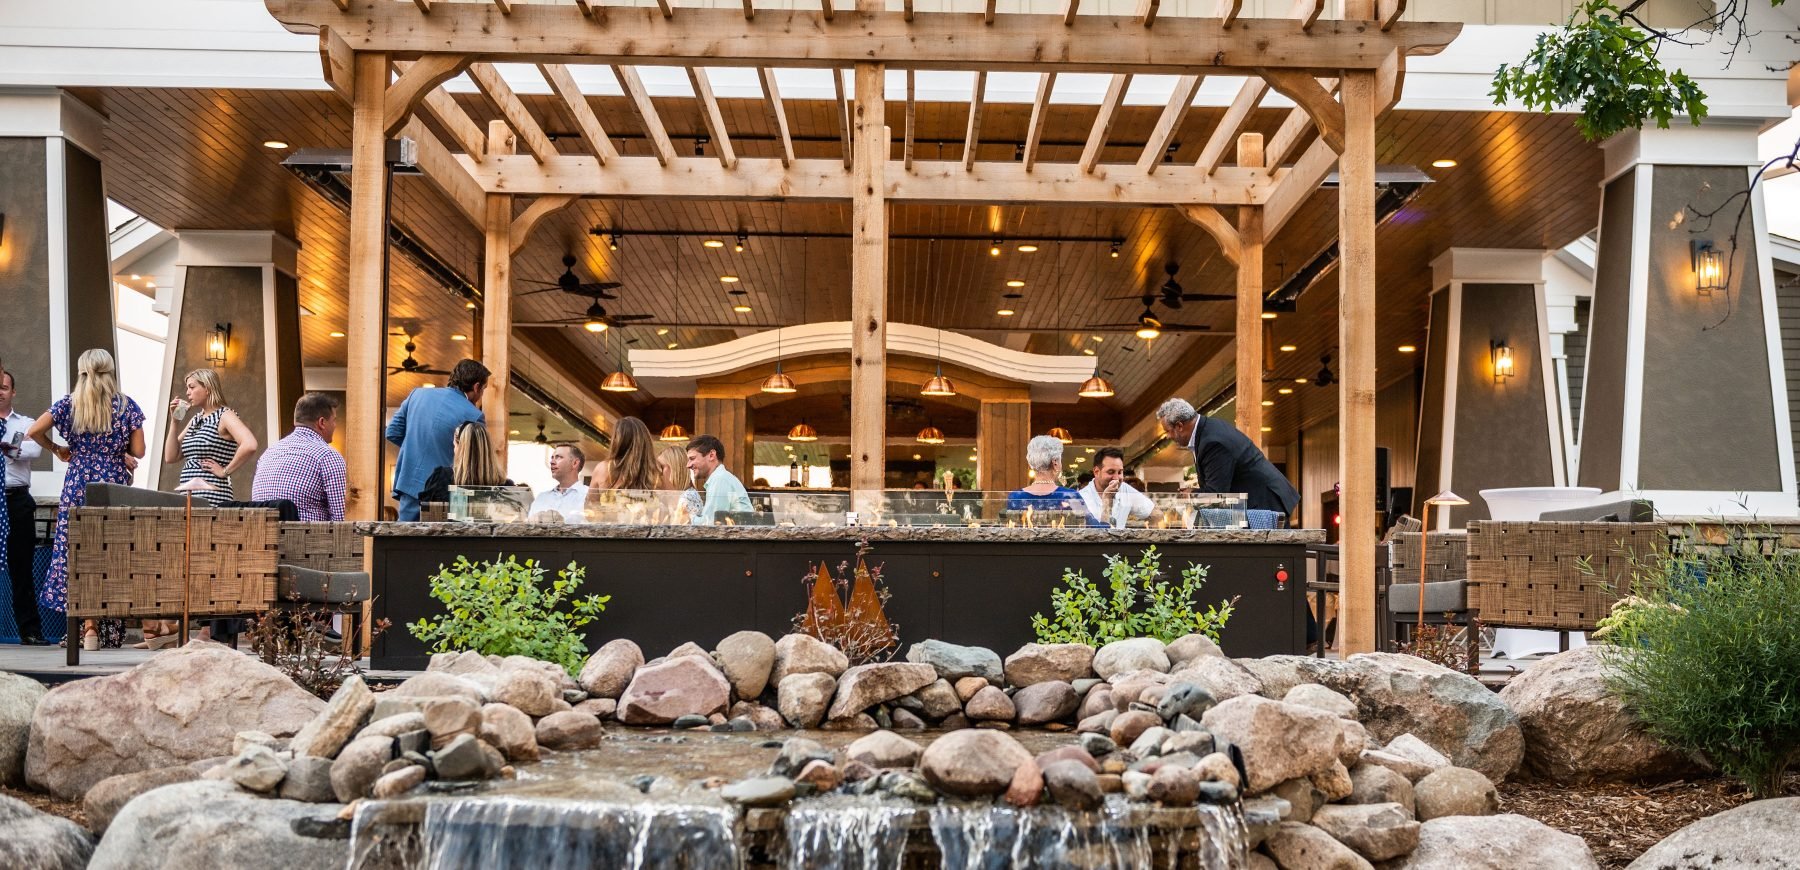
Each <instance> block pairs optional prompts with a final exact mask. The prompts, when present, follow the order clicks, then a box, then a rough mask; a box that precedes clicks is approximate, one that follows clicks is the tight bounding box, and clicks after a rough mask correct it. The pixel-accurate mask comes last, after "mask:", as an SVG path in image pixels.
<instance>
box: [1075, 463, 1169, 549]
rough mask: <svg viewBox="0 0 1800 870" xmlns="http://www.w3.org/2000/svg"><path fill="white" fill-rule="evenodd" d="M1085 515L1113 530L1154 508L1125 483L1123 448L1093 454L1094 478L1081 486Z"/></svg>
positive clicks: (1148, 514) (1148, 513) (1139, 493)
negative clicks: (1085, 506) (1085, 508)
mask: <svg viewBox="0 0 1800 870" xmlns="http://www.w3.org/2000/svg"><path fill="white" fill-rule="evenodd" d="M1081 501H1082V503H1084V504H1086V505H1087V512H1088V515H1090V516H1092V517H1093V518H1094V519H1096V520H1099V521H1100V522H1103V523H1105V524H1107V525H1109V526H1112V527H1113V528H1115V529H1122V528H1125V524H1126V523H1127V522H1129V521H1130V520H1141V519H1144V518H1146V517H1148V516H1150V513H1151V511H1153V510H1155V509H1156V505H1154V504H1152V503H1151V501H1150V497H1149V496H1147V495H1144V494H1143V493H1141V492H1138V491H1137V490H1136V489H1133V488H1132V487H1131V484H1128V483H1126V482H1125V451H1123V450H1120V449H1119V448H1117V447H1102V448H1100V449H1099V450H1098V451H1096V452H1095V453H1094V479H1093V480H1092V481H1091V482H1089V483H1088V485H1087V486H1084V487H1082V488H1081Z"/></svg>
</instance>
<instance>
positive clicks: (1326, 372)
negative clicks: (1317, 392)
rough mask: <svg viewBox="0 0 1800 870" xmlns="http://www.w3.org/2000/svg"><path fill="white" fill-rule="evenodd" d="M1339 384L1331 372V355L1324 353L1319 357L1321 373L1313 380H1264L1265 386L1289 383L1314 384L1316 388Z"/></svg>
mask: <svg viewBox="0 0 1800 870" xmlns="http://www.w3.org/2000/svg"><path fill="white" fill-rule="evenodd" d="M1337 382H1338V381H1337V375H1335V374H1333V373H1332V371H1331V354H1329V353H1324V354H1320V355H1319V371H1318V373H1317V374H1314V375H1313V376H1312V377H1311V378H1282V377H1266V378H1263V383H1265V384H1287V383H1294V384H1312V385H1313V386H1315V387H1329V386H1334V385H1336V384H1337Z"/></svg>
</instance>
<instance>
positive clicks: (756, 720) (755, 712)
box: [578, 701, 787, 731]
mask: <svg viewBox="0 0 1800 870" xmlns="http://www.w3.org/2000/svg"><path fill="white" fill-rule="evenodd" d="M578 709H579V708H578ZM588 712H592V711H588ZM726 715H728V716H730V717H731V719H732V721H736V720H738V719H748V720H750V724H752V725H754V726H756V730H758V731H780V730H782V729H783V728H786V727H787V722H786V721H784V720H783V719H782V718H781V714H780V713H779V712H776V710H775V709H774V708H772V707H765V706H763V705H761V704H758V703H755V702H754V701H739V702H737V703H735V704H732V705H731V710H730V711H729V712H728V713H727V714H726ZM601 718H602V719H605V718H606V717H604V716H602V717H601Z"/></svg>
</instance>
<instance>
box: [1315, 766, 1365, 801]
mask: <svg viewBox="0 0 1800 870" xmlns="http://www.w3.org/2000/svg"><path fill="white" fill-rule="evenodd" d="M1307 778H1308V779H1310V780H1312V784H1313V787H1315V788H1317V789H1318V790H1319V791H1321V792H1323V793H1324V794H1325V799H1326V800H1327V801H1341V800H1343V799H1344V798H1347V797H1349V796H1350V793H1351V792H1353V791H1355V790H1356V784H1355V783H1353V782H1351V781H1350V771H1349V770H1347V769H1346V768H1345V767H1344V763H1343V762H1342V761H1339V760H1338V759H1335V758H1334V759H1332V760H1331V764H1329V765H1327V766H1325V767H1324V768H1323V769H1321V770H1315V771H1313V772H1312V773H1310V774H1307Z"/></svg>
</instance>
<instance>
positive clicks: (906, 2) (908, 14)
mask: <svg viewBox="0 0 1800 870" xmlns="http://www.w3.org/2000/svg"><path fill="white" fill-rule="evenodd" d="M901 13H902V15H903V16H904V17H905V18H906V20H907V21H911V20H913V0H902V6H901Z"/></svg>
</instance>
